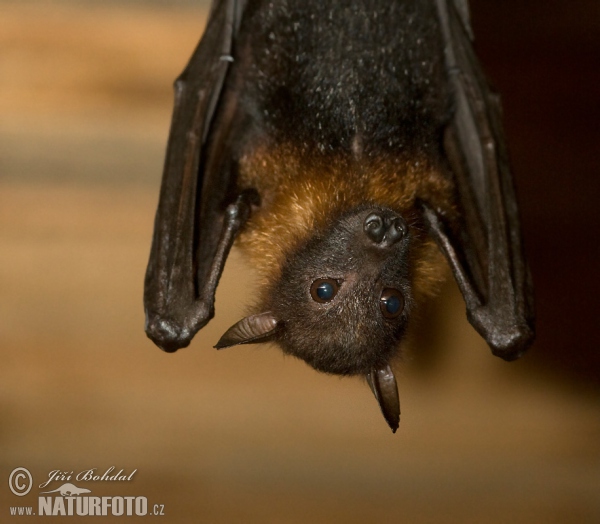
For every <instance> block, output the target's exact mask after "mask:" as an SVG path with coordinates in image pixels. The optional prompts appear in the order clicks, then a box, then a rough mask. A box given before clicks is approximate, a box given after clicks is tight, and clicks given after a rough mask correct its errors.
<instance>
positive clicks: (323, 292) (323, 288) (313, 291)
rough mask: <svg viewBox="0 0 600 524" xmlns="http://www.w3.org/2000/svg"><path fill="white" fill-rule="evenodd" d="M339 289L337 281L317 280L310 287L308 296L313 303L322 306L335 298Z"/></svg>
mask: <svg viewBox="0 0 600 524" xmlns="http://www.w3.org/2000/svg"><path fill="white" fill-rule="evenodd" d="M338 289H339V285H338V283H337V281H335V280H333V279H332V278H319V279H318V280H315V281H314V282H313V283H312V286H310V296H311V297H312V299H313V300H314V301H315V302H319V303H321V304H324V303H325V302H329V301H330V300H332V299H333V297H335V295H336V294H337V292H338Z"/></svg>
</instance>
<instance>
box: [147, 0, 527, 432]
mask: <svg viewBox="0 0 600 524" xmlns="http://www.w3.org/2000/svg"><path fill="white" fill-rule="evenodd" d="M471 41H472V32H471V26H470V20H469V12H468V5H467V2H466V0H427V1H426V0H397V1H390V0H336V2H323V1H320V0H319V1H317V0H303V1H302V2H293V1H291V0H214V1H213V4H212V7H211V11H210V15H209V19H208V23H207V26H206V29H205V32H204V35H203V37H202V39H201V41H200V43H199V45H198V47H197V48H196V50H195V52H194V53H193V55H192V58H191V60H190V62H189V64H188V65H187V67H186V68H185V70H184V71H183V73H182V74H181V75H180V77H179V78H178V79H177V80H176V82H175V108H174V113H173V119H172V123H171V130H170V136H169V142H168V146H167V153H166V160H165V167H164V175H163V179H162V186H161V192H160V198H159V204H158V210H157V213H156V220H155V229H154V236H153V241H152V248H151V253H150V260H149V264H148V269H147V272H146V279H145V292H144V302H145V310H146V333H147V335H148V336H149V337H150V338H151V339H152V340H153V341H154V342H155V343H156V344H157V345H158V346H159V347H160V348H162V349H163V350H165V351H167V352H173V351H176V350H177V349H179V348H182V347H185V346H187V345H188V344H189V343H190V341H191V339H192V337H194V335H195V334H196V333H197V332H198V330H200V329H201V328H202V327H203V326H205V325H206V323H207V322H208V321H209V320H210V319H211V318H212V317H213V316H214V297H215V290H216V288H217V285H218V282H219V278H220V276H221V273H222V271H223V267H224V264H225V261H226V259H227V256H228V253H229V251H230V249H231V247H232V245H233V243H234V241H236V244H238V245H239V248H240V249H242V251H243V253H244V254H245V256H246V258H247V260H249V262H250V263H251V264H252V265H253V266H254V267H256V268H257V269H258V271H259V273H260V275H261V277H260V278H261V291H260V296H259V299H258V301H257V305H256V308H255V312H254V313H253V314H251V315H249V316H247V317H246V318H243V319H242V320H240V321H239V322H238V323H236V324H235V325H234V326H232V327H231V328H230V329H229V330H228V331H227V332H226V333H225V334H224V335H223V336H222V338H221V339H220V340H219V341H218V342H217V344H216V346H215V347H216V348H219V349H220V348H225V347H230V346H234V345H237V344H249V343H260V342H267V341H272V342H275V343H277V344H278V345H279V346H280V347H281V349H282V350H283V351H284V352H285V353H287V354H291V355H294V356H296V357H299V358H301V359H303V360H304V361H306V362H307V363H308V364H309V365H310V366H312V367H313V368H315V369H316V370H318V371H322V372H325V373H332V374H339V375H362V376H363V377H366V380H367V382H368V384H369V386H370V387H371V390H372V391H373V394H374V395H375V398H376V399H377V401H378V403H379V406H380V408H381V411H382V413H383V415H384V418H385V420H386V421H387V423H388V425H389V426H390V427H391V429H392V431H394V432H395V431H396V429H397V428H398V425H399V420H400V402H399V395H398V387H397V383H396V379H395V377H394V373H393V370H392V367H391V364H390V363H391V362H392V361H393V359H394V358H395V357H396V356H397V355H398V354H399V353H400V352H401V346H402V340H403V339H404V338H405V334H406V332H407V329H408V328H409V326H410V319H411V317H413V316H414V315H415V312H416V311H418V309H419V307H420V304H422V303H423V302H424V301H426V300H427V298H428V297H429V296H431V295H432V294H433V293H435V290H436V288H437V287H438V286H439V282H440V281H441V280H443V278H444V275H445V272H446V271H445V268H447V266H449V267H450V269H451V271H452V273H453V275H454V277H455V280H456V282H457V284H458V287H459V289H460V291H461V293H462V295H463V297H464V301H465V304H466V312H467V317H468V320H469V322H470V323H471V324H472V325H473V326H474V327H475V329H476V330H477V331H478V332H479V333H480V335H481V336H482V337H483V338H484V339H485V340H486V341H487V343H488V345H489V346H490V348H491V350H492V353H493V354H495V355H497V356H499V357H501V358H503V359H505V360H513V359H516V358H518V357H519V356H520V355H521V354H522V353H523V352H524V351H525V350H526V349H527V347H528V346H529V345H530V344H531V342H532V340H533V337H534V312H533V293H532V284H531V277H530V273H529V270H528V267H527V264H526V262H525V259H524V255H523V246H522V240H521V232H520V225H519V217H518V209H517V202H516V198H515V192H514V186H513V180H512V174H511V171H510V167H509V164H508V159H507V152H506V147H505V142H504V136H503V130H502V126H501V122H500V118H501V115H500V113H501V111H500V102H499V99H498V97H497V95H496V94H495V93H494V92H493V91H492V90H491V89H490V88H489V87H488V84H487V81H486V79H485V77H484V74H483V72H482V69H481V67H480V65H479V63H478V60H477V58H476V56H475V54H474V51H473V48H472V42H471Z"/></svg>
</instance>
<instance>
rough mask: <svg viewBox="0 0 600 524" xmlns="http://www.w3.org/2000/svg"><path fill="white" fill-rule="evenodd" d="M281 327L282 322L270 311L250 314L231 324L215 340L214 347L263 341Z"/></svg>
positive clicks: (219, 347) (220, 347)
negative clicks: (219, 337)
mask: <svg viewBox="0 0 600 524" xmlns="http://www.w3.org/2000/svg"><path fill="white" fill-rule="evenodd" d="M281 329H283V323H282V322H278V321H277V319H276V318H275V317H274V316H273V313H271V312H270V311H267V312H266V313H260V314H258V315H251V316H249V317H246V318H243V319H242V320H240V321H239V322H238V323H237V324H234V325H233V326H231V327H230V328H229V329H228V330H227V331H226V332H225V334H224V335H223V336H222V337H221V339H220V340H219V341H218V342H217V345H216V346H215V348H217V349H222V348H228V347H231V346H237V345H238V344H252V343H254V342H265V341H266V340H267V339H268V338H269V337H270V336H272V335H274V334H275V333H277V332H278V331H280V330H281Z"/></svg>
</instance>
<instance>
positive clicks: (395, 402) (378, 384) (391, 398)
mask: <svg viewBox="0 0 600 524" xmlns="http://www.w3.org/2000/svg"><path fill="white" fill-rule="evenodd" d="M367 382H368V383H369V386H370V388H371V391H372V392H373V395H375V398H376V399H377V402H379V407H380V408H381V413H382V414H383V417H384V418H385V421H386V422H387V423H388V425H389V426H390V428H391V430H392V432H393V433H396V430H397V429H398V426H399V424H400V398H399V396H398V385H397V384H396V377H394V372H393V371H392V368H391V367H390V366H389V364H388V365H386V366H383V367H380V368H373V369H372V370H371V372H370V373H367Z"/></svg>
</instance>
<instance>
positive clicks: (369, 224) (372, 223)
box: [364, 213, 386, 244]
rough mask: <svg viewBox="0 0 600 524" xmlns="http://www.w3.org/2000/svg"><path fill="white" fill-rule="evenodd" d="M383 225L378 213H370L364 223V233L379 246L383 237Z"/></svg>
mask: <svg viewBox="0 0 600 524" xmlns="http://www.w3.org/2000/svg"><path fill="white" fill-rule="evenodd" d="M385 230H386V228H385V223H384V221H383V217H382V216H381V215H379V214H378V213H371V214H370V215H369V216H367V218H365V222H364V231H365V233H366V234H367V236H368V237H369V238H370V239H371V240H372V241H373V242H375V243H377V244H379V243H380V242H381V241H382V240H383V237H384V235H385Z"/></svg>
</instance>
